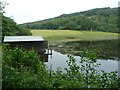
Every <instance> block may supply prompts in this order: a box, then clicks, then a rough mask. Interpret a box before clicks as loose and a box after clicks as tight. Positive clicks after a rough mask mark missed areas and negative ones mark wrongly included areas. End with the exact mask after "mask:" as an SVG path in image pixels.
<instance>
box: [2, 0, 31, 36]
mask: <svg viewBox="0 0 120 90" xmlns="http://www.w3.org/2000/svg"><path fill="white" fill-rule="evenodd" d="M6 5H8V3H6V2H0V19H1V26H0V28H1V30H2V33H1V35H2V37H4V36H15V35H18V36H21V35H32V34H31V32H30V31H29V30H28V29H26V28H24V27H22V26H20V25H17V23H16V22H15V21H14V20H13V19H12V18H10V17H6V16H5V15H4V13H5V12H4V8H5V7H6Z"/></svg>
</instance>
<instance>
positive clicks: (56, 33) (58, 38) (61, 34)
mask: <svg viewBox="0 0 120 90" xmlns="http://www.w3.org/2000/svg"><path fill="white" fill-rule="evenodd" d="M31 32H32V34H33V36H43V38H44V39H46V40H48V42H49V43H50V44H61V43H64V42H69V41H89V40H92V41H93V40H110V39H117V38H118V34H117V33H107V32H98V31H92V32H91V31H75V30H31Z"/></svg>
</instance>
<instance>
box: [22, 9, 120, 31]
mask: <svg viewBox="0 0 120 90" xmlns="http://www.w3.org/2000/svg"><path fill="white" fill-rule="evenodd" d="M21 25H22V26H25V27H27V28H29V29H55V30H56V29H61V30H67V29H69V30H97V31H105V32H119V31H118V8H109V7H107V8H96V9H92V10H88V11H84V12H76V13H72V14H63V15H61V16H58V17H55V18H51V19H46V20H42V21H36V22H31V23H25V24H21Z"/></svg>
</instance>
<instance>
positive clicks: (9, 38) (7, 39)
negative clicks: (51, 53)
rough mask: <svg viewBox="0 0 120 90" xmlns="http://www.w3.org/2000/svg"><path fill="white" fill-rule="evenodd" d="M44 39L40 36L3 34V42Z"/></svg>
mask: <svg viewBox="0 0 120 90" xmlns="http://www.w3.org/2000/svg"><path fill="white" fill-rule="evenodd" d="M24 41H44V39H43V38H42V37H41V36H5V37H4V42H24Z"/></svg>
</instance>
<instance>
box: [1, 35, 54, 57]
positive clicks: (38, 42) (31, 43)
mask: <svg viewBox="0 0 120 90" xmlns="http://www.w3.org/2000/svg"><path fill="white" fill-rule="evenodd" d="M3 42H4V43H7V44H9V46H10V48H11V49H12V48H14V47H16V46H21V47H22V48H24V49H26V50H31V49H34V50H35V51H36V52H38V53H39V54H42V55H49V54H52V52H51V51H52V50H51V51H49V49H48V42H47V41H46V40H44V39H43V38H42V36H5V37H4V40H3Z"/></svg>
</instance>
